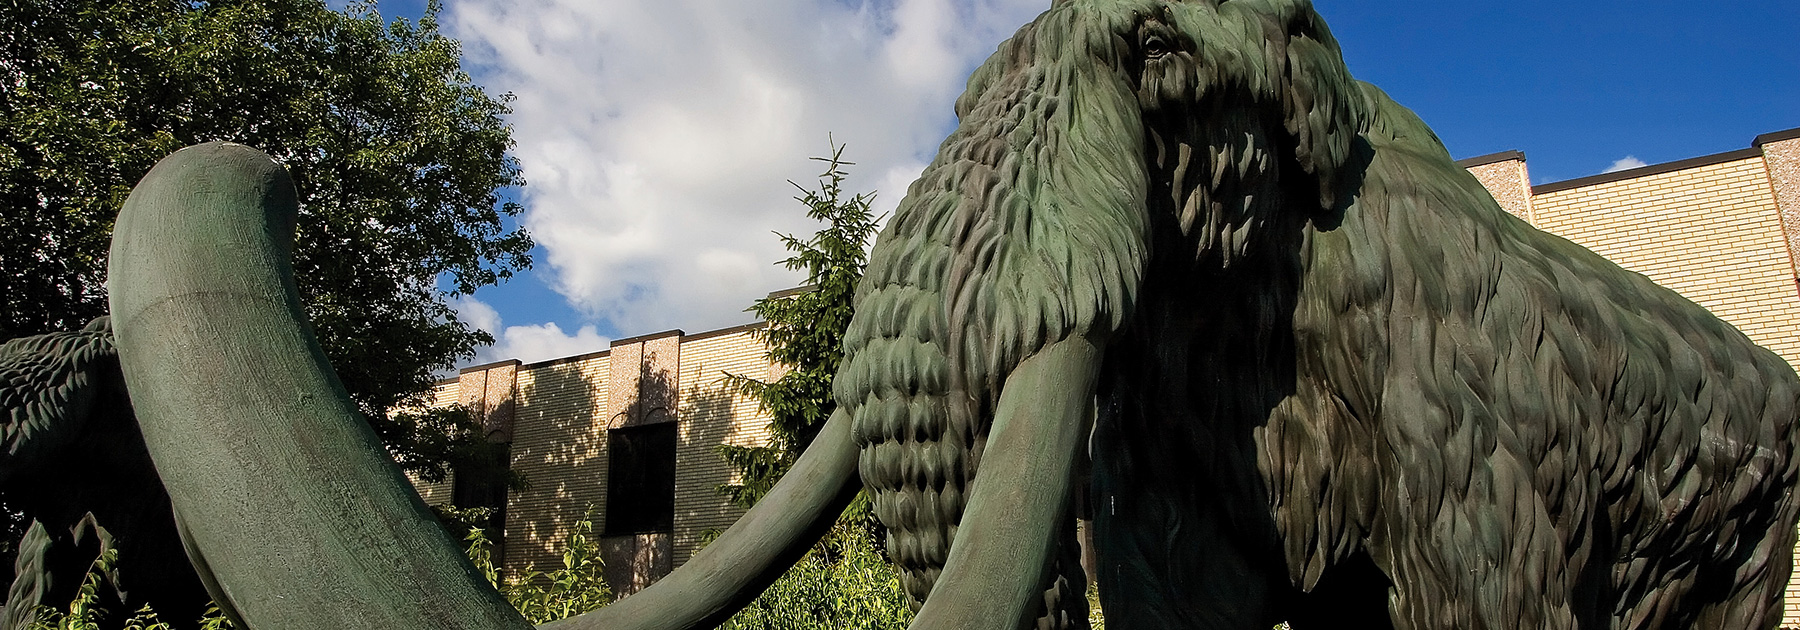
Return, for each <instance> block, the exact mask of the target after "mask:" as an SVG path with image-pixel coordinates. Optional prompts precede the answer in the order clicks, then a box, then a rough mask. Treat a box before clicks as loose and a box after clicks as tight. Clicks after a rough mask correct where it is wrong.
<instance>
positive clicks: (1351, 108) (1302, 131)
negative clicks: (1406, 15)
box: [1269, 0, 1370, 211]
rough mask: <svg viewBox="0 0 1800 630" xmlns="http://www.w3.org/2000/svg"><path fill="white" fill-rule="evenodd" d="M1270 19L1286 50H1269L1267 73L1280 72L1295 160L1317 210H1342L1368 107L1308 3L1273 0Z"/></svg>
mask: <svg viewBox="0 0 1800 630" xmlns="http://www.w3.org/2000/svg"><path fill="white" fill-rule="evenodd" d="M1270 4H1272V5H1274V6H1273V8H1274V11H1273V15H1272V18H1273V19H1274V20H1277V22H1278V23H1277V25H1276V26H1278V27H1279V30H1278V32H1280V33H1282V34H1283V35H1285V37H1286V43H1287V45H1286V46H1285V47H1282V46H1271V47H1269V54H1271V55H1281V54H1284V53H1285V59H1270V60H1269V61H1270V62H1271V63H1270V64H1269V67H1270V68H1282V69H1284V71H1285V73H1286V75H1285V76H1281V77H1277V81H1276V85H1278V86H1280V89H1281V91H1282V94H1281V101H1282V110H1283V114H1284V119H1285V122H1286V125H1287V131H1288V133H1289V134H1292V135H1293V138H1294V157H1295V158H1296V159H1298V160H1299V162H1300V166H1301V168H1303V169H1305V170H1306V172H1307V173H1308V174H1311V175H1312V176H1314V177H1315V178H1317V179H1318V182H1319V207H1320V208H1321V209H1323V210H1326V211H1334V210H1340V209H1341V206H1343V205H1347V204H1348V203H1349V202H1350V200H1351V199H1350V198H1351V196H1352V193H1353V189H1354V187H1355V185H1356V182H1357V181H1360V178H1361V171H1362V166H1363V162H1364V161H1365V158H1364V156H1363V155H1362V151H1361V149H1360V148H1359V144H1360V136H1361V134H1362V133H1363V132H1364V131H1366V130H1367V129H1368V125H1369V110H1370V107H1369V104H1368V102H1367V100H1366V99H1365V98H1364V97H1363V92H1362V89H1361V88H1360V87H1358V84H1357V82H1356V80H1355V79H1353V78H1351V77H1350V70H1349V69H1348V68H1345V67H1344V55H1343V53H1342V51H1340V50H1339V48H1338V43H1337V39H1335V38H1333V37H1332V36H1331V30H1330V28H1328V27H1326V26H1325V20H1324V18H1322V17H1320V16H1319V14H1318V12H1316V11H1314V10H1313V7H1312V3H1311V2H1310V1H1309V0H1277V1H1275V2H1271V3H1270Z"/></svg>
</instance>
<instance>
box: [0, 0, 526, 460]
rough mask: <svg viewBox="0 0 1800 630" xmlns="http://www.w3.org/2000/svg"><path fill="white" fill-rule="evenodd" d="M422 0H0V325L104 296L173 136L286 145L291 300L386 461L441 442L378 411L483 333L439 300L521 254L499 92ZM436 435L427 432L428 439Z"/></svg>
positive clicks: (73, 319)
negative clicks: (147, 176)
mask: <svg viewBox="0 0 1800 630" xmlns="http://www.w3.org/2000/svg"><path fill="white" fill-rule="evenodd" d="M437 10H438V6H437V4H436V3H433V4H432V5H431V7H430V8H429V9H428V10H427V12H426V14H425V17H424V18H423V19H422V20H420V21H419V22H418V23H417V24H413V23H410V22H408V21H406V20H398V21H395V22H393V23H392V24H384V23H383V21H382V20H381V18H380V16H379V15H378V14H377V13H376V12H375V9H374V6H373V3H370V2H364V3H357V4H353V5H352V6H351V7H350V8H349V9H347V10H346V11H344V12H336V11H332V10H330V9H329V8H328V7H327V6H326V4H325V2H324V0H259V1H256V2H251V1H247V0H201V1H189V0H82V1H77V0H14V1H13V2H10V3H9V4H8V5H7V8H6V10H4V11H0V81H3V82H4V83H5V85H6V89H5V90H0V208H5V210H4V211H0V338H6V337H13V336H23V335H29V334H36V333H43V332H49V331H54V330H66V329H72V328H75V327H79V326H81V325H82V324H83V323H85V322H86V321H88V319H90V318H92V317H94V316H97V315H101V314H104V312H105V309H106V302H105V294H104V291H105V288H104V285H103V280H104V276H105V269H106V252H107V247H108V242H109V239H110V233H111V230H112V223H113V219H114V217H115V216H116V214H117V213H118V210H119V207H120V205H121V204H122V203H123V201H124V198H125V196H126V194H127V193H128V192H129V191H130V189H131V186H132V185H133V184H134V183H135V182H136V181H137V180H138V179H139V178H140V177H141V176H142V175H143V174H144V173H145V172H146V171H148V169H149V168H150V167H151V166H152V165H153V164H154V163H155V162H156V161H157V160H158V159H160V158H162V157H163V156H165V155H167V154H168V153H170V152H171V151H173V150H175V149H177V148H179V147H181V146H184V145H188V144H193V143H197V142H203V141H209V140H229V141H233V142H241V143H244V144H248V145H251V146H255V147H257V148H259V149H261V150H263V151H265V152H267V153H268V154H270V155H271V156H273V157H275V158H276V159H277V160H279V161H281V162H282V163H283V164H285V165H286V166H287V168H288V169H289V171H290V172H291V173H292V174H293V176H294V181H295V184H296V185H297V187H298V190H299V193H300V197H301V199H300V202H301V207H300V217H299V225H298V235H297V237H296V245H295V251H294V256H295V261H294V262H295V269H296V272H297V276H298V280H299V287H298V288H299V290H300V293H301V296H302V300H303V302H304V303H305V305H306V309H307V316H308V317H309V318H310V320H311V322H312V325H313V327H314V328H315V329H316V331H317V332H318V333H319V337H320V339H321V341H322V342H323V344H324V347H325V352H326V355H327V357H328V358H329V359H330V360H331V362H332V364H333V365H334V366H335V367H336V368H337V372H338V375H339V377H340V378H341V379H342V380H343V382H344V385H345V387H346V389H347V390H348V391H349V393H350V395H351V397H352V398H353V399H354V400H355V401H356V403H357V405H358V407H359V408H360V409H361V410H362V411H363V412H364V413H365V414H366V415H367V416H368V417H370V418H371V423H372V424H373V425H374V426H375V428H376V430H377V432H378V433H380V434H381V436H382V438H383V440H384V442H385V443H386V444H388V445H389V447H390V450H392V451H393V453H394V455H395V456H396V458H397V459H398V460H399V461H400V462H401V464H402V465H405V466H408V467H411V468H417V467H419V466H421V465H429V463H430V462H432V461H436V459H435V458H440V457H442V453H441V450H443V449H441V448H440V447H441V445H438V444H433V443H432V442H431V440H432V439H433V438H431V437H428V436H431V435H433V433H432V431H430V430H429V429H431V428H432V426H431V424H432V423H431V422H429V421H419V422H408V421H406V420H405V419H400V420H390V419H389V417H388V415H387V413H386V412H387V411H388V410H389V409H391V408H394V407H395V406H397V405H398V404H400V403H402V402H403V401H406V400H407V399H408V398H409V397H413V396H415V395H417V394H419V393H421V392H424V391H426V390H427V389H428V388H429V387H430V385H431V382H432V378H433V376H432V375H433V374H434V372H435V371H437V370H440V369H443V368H447V367H450V366H452V365H453V364H454V362H455V361H456V360H458V359H459V358H462V357H467V356H470V355H471V354H472V353H473V351H474V349H475V348H476V347H477V346H478V345H479V344H484V343H490V342H491V341H492V339H491V338H490V336H489V335H487V334H486V333H483V332H481V331H478V330H472V329H470V328H469V327H468V326H467V325H465V324H463V323H462V322H459V321H458V320H457V319H456V317H455V312H454V310H452V309H451V307H450V306H449V300H451V299H453V298H454V297H456V296H458V295H462V294H467V293H471V292H473V291H475V290H476V289H477V288H479V287H482V286H486V285H490V284H494V283H496V282H498V281H500V280H502V279H505V278H507V277H510V276H511V274H512V273H514V272H515V271H517V270H520V269H524V268H527V267H528V266H529V265H530V258H529V256H528V251H529V250H530V248H531V246H532V242H531V239H530V237H529V236H528V235H527V234H526V233H525V232H524V231H523V230H520V229H511V228H509V227H508V226H507V225H506V222H505V220H504V217H506V216H510V215H514V214H516V213H517V212H518V211H519V207H518V206H517V205H516V204H511V203H507V204H499V203H498V202H499V197H498V195H497V191H499V189H501V188H504V187H508V186H516V185H520V184H522V183H523V180H522V179H521V177H520V175H519V168H518V165H517V163H516V161H515V160H514V159H513V158H511V157H509V156H507V154H506V152H507V150H508V148H509V147H510V146H511V144H512V140H511V130H510V127H509V126H508V125H507V124H506V123H505V122H504V121H503V120H502V119H501V116H503V115H504V114H506V113H508V111H509V110H508V109H507V107H506V101H507V100H508V99H509V98H510V95H508V96H501V97H499V98H494V97H491V96H489V95H488V94H486V93H484V92H483V91H482V90H481V88H480V87H478V86H475V85H472V84H471V83H470V81H469V77H468V76H467V75H466V74H465V73H463V72H462V70H461V68H460V45H459V44H458V43H457V42H456V41H455V40H452V39H449V38H446V37H444V36H443V35H441V34H440V33H439V32H438V26H437V20H436V14H437ZM434 449H435V450H434Z"/></svg>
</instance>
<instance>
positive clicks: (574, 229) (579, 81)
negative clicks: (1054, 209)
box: [444, 0, 1048, 339]
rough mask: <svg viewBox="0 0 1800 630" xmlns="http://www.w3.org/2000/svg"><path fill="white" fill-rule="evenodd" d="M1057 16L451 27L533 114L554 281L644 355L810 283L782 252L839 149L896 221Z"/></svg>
mask: <svg viewBox="0 0 1800 630" xmlns="http://www.w3.org/2000/svg"><path fill="white" fill-rule="evenodd" d="M1047 5H1048V2H1045V1H1044V0H955V1H953V0H878V1H864V2H860V3H859V2H853V1H852V2H845V1H842V0H770V1H765V2H753V3H752V2H710V1H702V0H611V1H596V0H460V1H457V2H453V3H452V4H450V6H449V7H448V8H447V9H446V11H445V15H444V23H445V24H446V28H447V30H449V31H450V32H451V33H452V34H453V35H454V36H456V37H458V38H460V39H461V40H462V41H463V42H464V50H465V54H466V58H467V59H468V60H469V61H470V63H471V68H472V70H473V74H474V75H475V79H476V82H477V83H480V84H482V85H483V86H484V87H486V88H487V89H488V90H489V91H490V92H492V93H497V92H507V91H510V92H512V93H514V94H515V95H517V97H518V98H517V100H516V101H515V102H514V103H513V110H514V114H513V116H512V118H511V121H512V123H513V125H514V138H515V140H517V142H518V147H517V154H518V156H519V160H520V163H521V164H522V166H523V167H524V169H525V178H526V180H527V181H529V182H530V184H529V185H528V186H526V188H525V191H524V196H525V202H526V207H527V211H526V214H525V216H524V218H523V220H524V223H525V225H526V226H527V227H528V228H529V229H530V230H531V231H532V234H533V236H534V237H535V238H536V239H537V241H538V242H539V243H540V244H542V245H543V246H544V249H545V252H546V255H545V256H544V257H543V261H542V262H544V263H548V264H546V265H540V267H539V268H538V273H549V274H551V276H550V277H549V279H548V283H549V284H550V285H551V286H553V287H555V288H556V290H557V291H558V292H559V293H561V294H562V295H564V296H565V297H566V298H567V299H568V300H569V301H570V303H571V304H572V305H574V306H575V307H576V308H577V309H578V310H580V311H582V312H583V313H584V314H586V315H587V316H589V317H592V318H595V320H596V321H602V322H605V323H607V324H609V325H610V326H611V329H612V330H617V331H618V332H619V333H620V334H622V335H631V334H639V333H644V332H650V331H654V330H666V329H669V328H676V327H679V328H684V329H686V330H689V331H700V330H707V329H710V328H716V327H720V326H729V325H733V324H739V323H742V322H744V321H745V320H746V319H747V318H748V316H747V315H746V314H744V313H743V309H744V307H746V306H748V305H749V304H750V302H751V301H752V300H754V299H755V298H757V297H760V296H762V295H763V294H765V293H767V292H769V291H772V290H778V289H783V288H787V287H789V286H792V285H794V284H797V283H798V282H799V281H800V280H801V278H800V277H799V276H798V275H796V274H795V273H794V272H790V271H787V270H785V269H782V268H779V267H777V266H775V265H774V264H773V263H774V261H776V260H779V259H781V258H785V257H786V255H787V254H786V252H785V251H784V250H783V249H782V248H781V245H780V243H779V242H778V241H777V240H776V239H775V237H774V236H773V235H771V234H770V232H771V231H781V232H788V233H798V234H808V233H811V232H812V231H813V230H815V229H817V227H816V225H815V224H813V223H812V222H811V221H809V220H807V219H806V217H805V215H804V214H803V209H802V208H801V207H800V206H799V204H798V203H797V202H794V201H793V200H792V197H793V195H794V192H795V191H794V190H793V188H792V187H791V186H789V185H788V184H787V183H786V180H790V179H791V180H794V181H796V182H799V183H800V184H802V185H811V184H812V182H813V181H814V176H815V175H816V174H817V173H818V171H819V164H818V163H816V162H811V161H808V160H807V159H806V158H807V157H808V156H813V155H821V154H823V153H824V152H825V151H826V136H827V134H828V133H830V134H833V135H834V136H835V138H836V139H837V141H839V142H843V143H847V144H848V145H849V149H848V151H847V152H846V157H847V158H848V159H851V160H852V161H855V162H857V165H856V166H854V167H851V169H850V171H851V176H852V179H851V181H850V182H849V183H848V188H847V190H849V191H852V192H855V191H866V190H870V189H877V190H879V196H878V198H877V201H876V205H877V208H876V209H877V211H878V212H887V211H890V210H891V209H892V208H893V207H894V205H895V204H897V203H898V201H899V199H900V197H901V196H902V195H903V194H904V193H905V186H906V185H907V184H909V183H911V181H912V180H913V179H914V178H916V177H917V176H918V174H919V171H920V170H922V169H923V168H924V165H925V162H926V161H927V160H929V159H930V157H931V155H932V154H933V153H934V152H935V151H936V147H937V144H938V143H939V142H940V141H942V139H943V137H944V135H945V134H946V133H947V132H948V131H949V129H950V127H951V126H952V125H953V124H954V122H955V118H954V114H953V112H952V110H951V107H952V104H953V101H954V99H955V98H956V96H957V95H958V94H959V93H960V92H961V90H962V86H963V83H964V81H965V80H966V78H967V75H968V73H969V71H970V70H972V69H973V68H974V66H975V65H976V64H978V63H980V61H981V60H982V59H985V58H986V57H987V55H988V54H990V53H992V52H993V50H994V47H995V46H996V45H997V44H998V43H999V42H1000V41H1001V40H1003V39H1004V38H1005V37H1007V36H1009V35H1011V34H1012V32H1013V31H1015V30H1016V29H1017V28H1018V27H1019V26H1020V25H1022V24H1024V23H1026V22H1027V21H1029V20H1030V19H1031V18H1032V17H1034V16H1035V15H1036V14H1037V13H1039V12H1040V11H1042V10H1043V9H1044V8H1046V7H1047ZM509 330H510V329H509ZM584 330H585V329H584ZM543 332H545V333H546V334H548V333H550V332H556V333H559V334H560V332H561V331H560V329H556V330H554V331H552V330H548V329H546V330H544V331H543ZM579 337H580V333H579V332H578V333H577V335H576V336H575V337H567V335H564V338H569V339H575V338H579ZM522 338H523V337H522Z"/></svg>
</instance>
